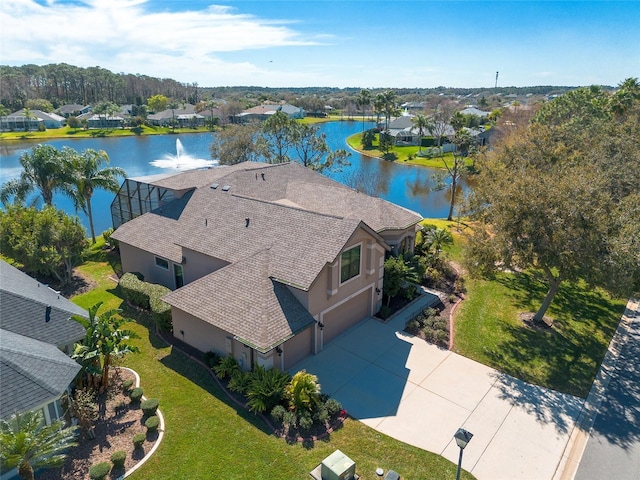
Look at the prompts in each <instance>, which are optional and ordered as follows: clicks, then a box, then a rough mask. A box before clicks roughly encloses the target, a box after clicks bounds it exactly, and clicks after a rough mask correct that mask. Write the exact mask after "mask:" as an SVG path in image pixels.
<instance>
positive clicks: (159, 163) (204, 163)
mask: <svg viewBox="0 0 640 480" xmlns="http://www.w3.org/2000/svg"><path fill="white" fill-rule="evenodd" d="M150 164H151V165H153V166H154V167H158V168H171V169H173V170H193V169H195V168H205V167H215V166H216V165H218V161H217V160H207V159H205V158H196V157H192V156H191V155H189V154H188V153H187V152H186V151H185V149H184V146H183V145H182V142H181V141H180V139H179V138H177V139H176V154H175V155H173V154H171V153H167V154H165V156H164V157H162V158H161V159H159V160H154V161H152V162H150Z"/></svg>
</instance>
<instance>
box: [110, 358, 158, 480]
mask: <svg viewBox="0 0 640 480" xmlns="http://www.w3.org/2000/svg"><path fill="white" fill-rule="evenodd" d="M117 368H121V369H122V370H127V371H129V372H131V373H132V374H133V375H134V376H135V377H136V388H137V387H139V386H140V375H138V372H136V371H135V370H133V369H131V368H128V367H117ZM146 399H147V398H146V397H145V396H144V395H143V396H142V400H146ZM156 415H157V416H158V420H159V421H160V424H159V425H158V438H157V439H156V441H155V442H154V443H153V446H152V447H151V450H149V451H148V452H147V454H146V455H145V456H144V457H143V458H142V459H141V460H140V461H139V462H138V463H136V464H135V465H134V466H133V467H132V468H131V469H129V470H127V471H126V472H125V473H124V474H123V475H121V476H119V477H118V478H117V479H116V480H122V479H124V478H127V477H128V476H129V475H131V474H133V472H135V471H136V470H138V469H139V468H140V467H141V466H142V465H144V464H145V463H146V461H147V460H149V459H150V458H151V456H152V455H153V454H154V453H155V451H156V450H157V449H158V447H159V446H160V443H161V442H162V439H163V438H164V415H162V412H161V411H160V409H158V410H156Z"/></svg>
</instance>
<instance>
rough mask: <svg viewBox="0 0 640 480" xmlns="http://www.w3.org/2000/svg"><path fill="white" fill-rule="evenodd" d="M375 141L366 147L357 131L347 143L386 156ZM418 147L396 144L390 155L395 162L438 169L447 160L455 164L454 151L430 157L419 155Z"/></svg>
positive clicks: (370, 152) (423, 149)
mask: <svg viewBox="0 0 640 480" xmlns="http://www.w3.org/2000/svg"><path fill="white" fill-rule="evenodd" d="M377 138H378V136H377V134H376V140H375V141H374V142H373V148H370V149H365V148H363V146H362V143H361V140H362V133H355V134H353V135H351V136H350V137H349V138H347V145H349V146H350V147H351V148H353V149H354V150H356V151H358V152H360V153H362V154H363V155H367V156H368V157H376V158H384V153H382V152H381V151H380V150H378V148H377V146H378V141H377ZM426 150H427V147H422V151H423V152H424V151H426ZM418 151H419V149H418V147H417V146H413V145H406V146H394V147H393V148H392V149H391V151H390V152H389V156H390V157H392V158H393V161H394V162H397V163H400V162H402V163H406V164H407V165H419V166H421V167H429V168H436V169H441V170H444V169H445V166H444V164H445V162H446V164H447V165H448V166H449V167H452V166H453V153H451V152H447V153H444V154H443V155H442V156H440V157H434V158H428V157H418ZM472 164H473V161H472V160H471V159H470V158H469V159H465V165H467V166H469V167H470V166H472Z"/></svg>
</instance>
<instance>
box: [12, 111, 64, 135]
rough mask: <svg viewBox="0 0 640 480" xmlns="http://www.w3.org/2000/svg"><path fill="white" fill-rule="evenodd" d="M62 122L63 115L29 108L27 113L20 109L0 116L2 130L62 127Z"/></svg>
mask: <svg viewBox="0 0 640 480" xmlns="http://www.w3.org/2000/svg"><path fill="white" fill-rule="evenodd" d="M64 124H65V119H64V117H61V116H60V115H57V114H55V113H47V112H43V111H41V110H31V111H30V112H29V114H28V115H27V111H26V110H25V109H22V110H18V111H17V112H14V113H12V114H10V115H6V116H2V117H0V130H1V131H3V132H7V131H24V132H26V131H31V130H40V129H47V128H62V127H63V126H64Z"/></svg>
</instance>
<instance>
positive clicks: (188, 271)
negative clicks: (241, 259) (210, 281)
mask: <svg viewBox="0 0 640 480" xmlns="http://www.w3.org/2000/svg"><path fill="white" fill-rule="evenodd" d="M182 255H183V257H184V258H185V263H184V265H183V266H182V268H183V272H184V283H185V285H186V284H187V283H191V282H193V281H195V280H198V279H199V278H202V277H204V276H205V275H208V274H210V273H212V272H215V271H216V270H219V269H221V268H222V267H225V266H227V265H229V263H228V262H225V261H224V260H220V259H219V258H214V257H209V256H207V255H204V254H202V253H200V252H195V251H193V250H189V249H187V248H184V249H183V250H182Z"/></svg>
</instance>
